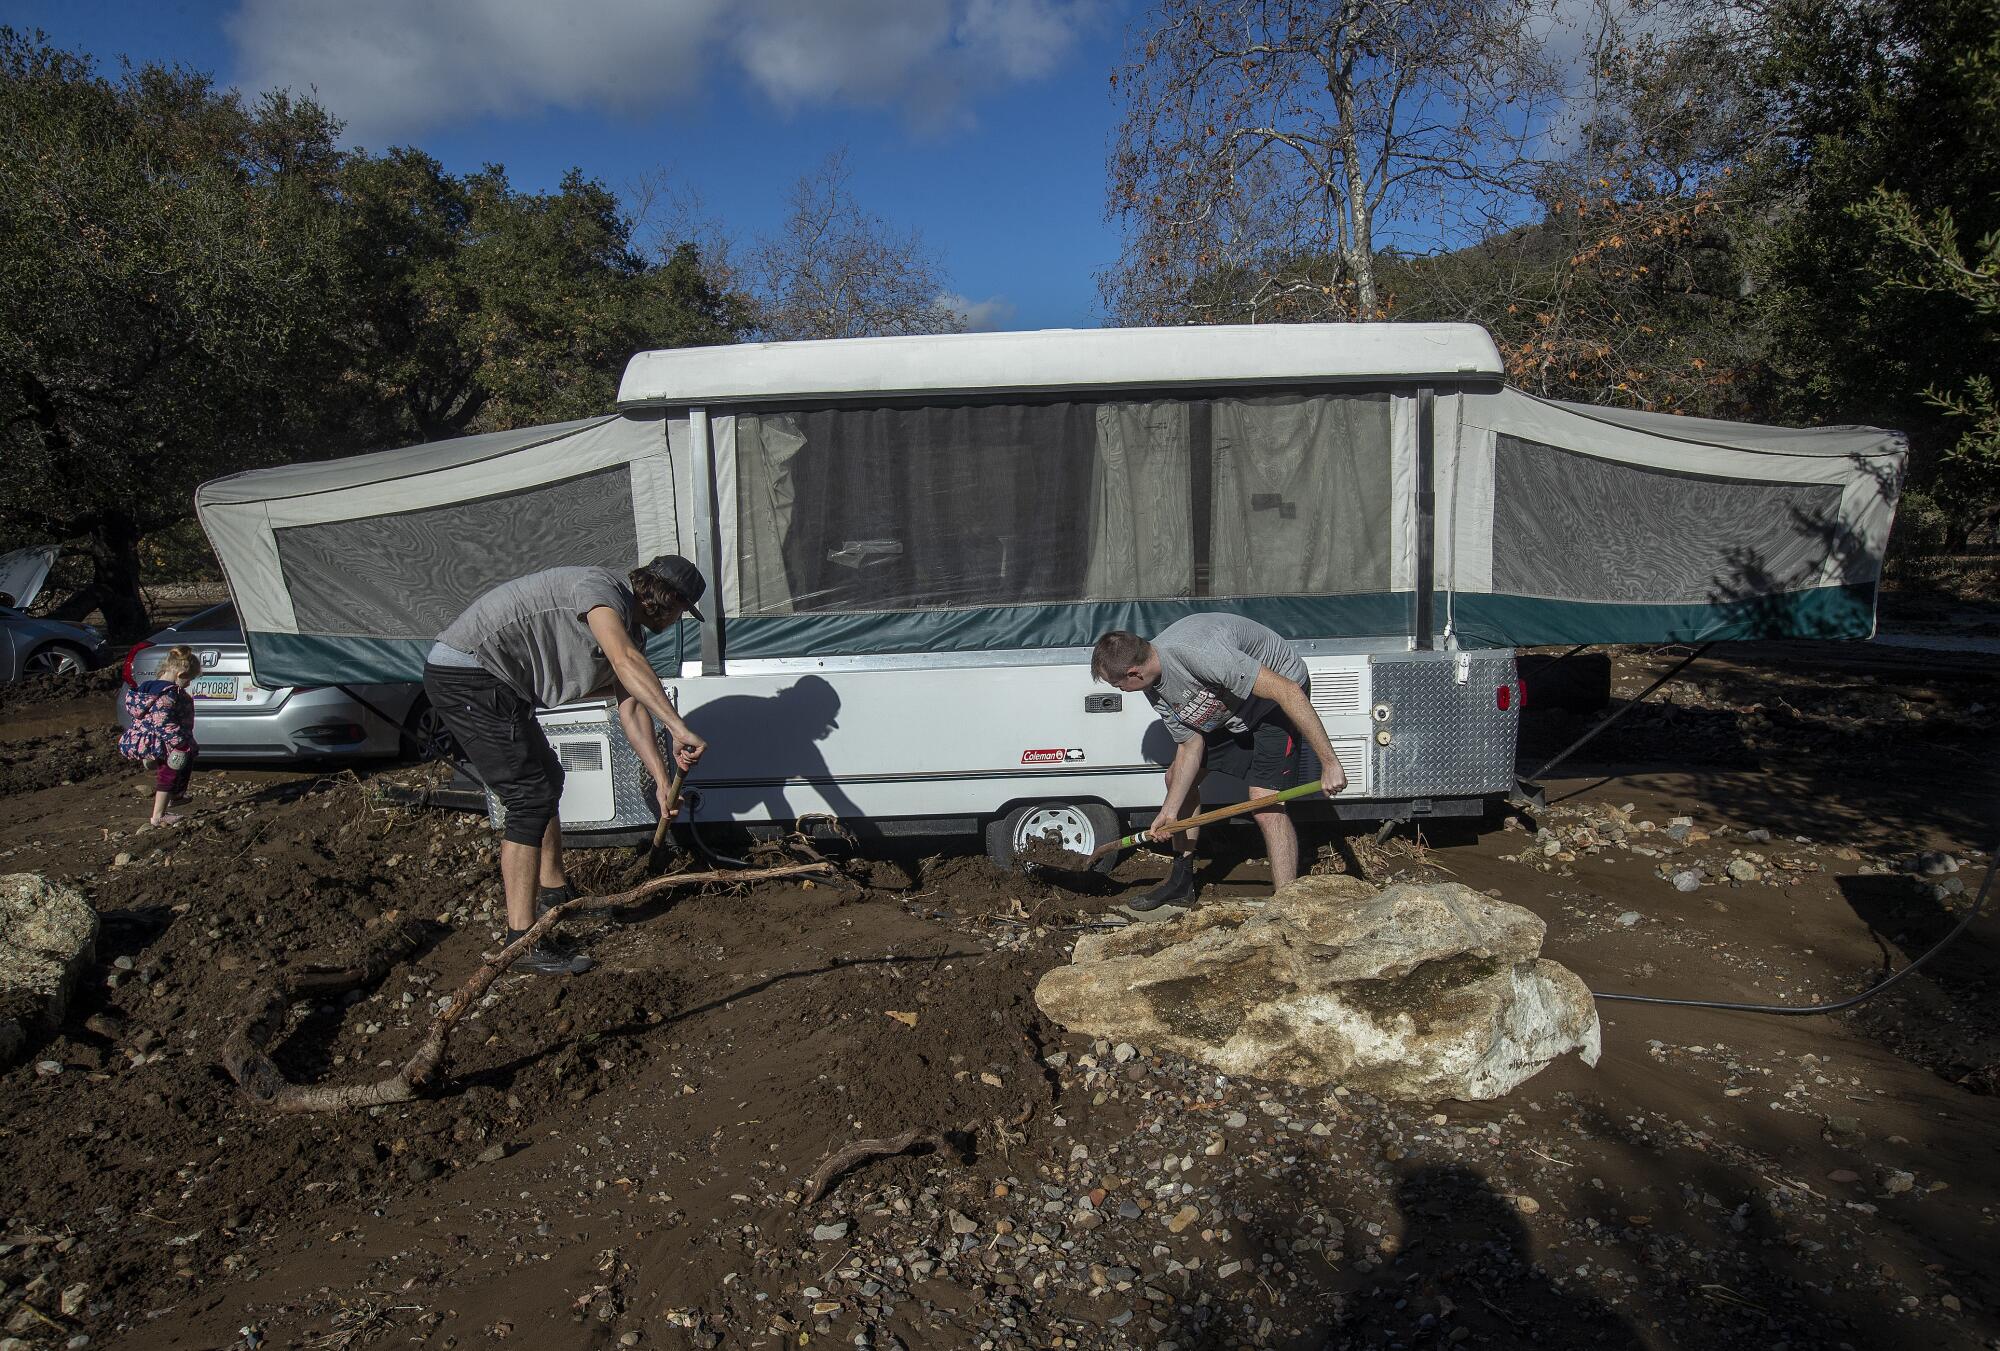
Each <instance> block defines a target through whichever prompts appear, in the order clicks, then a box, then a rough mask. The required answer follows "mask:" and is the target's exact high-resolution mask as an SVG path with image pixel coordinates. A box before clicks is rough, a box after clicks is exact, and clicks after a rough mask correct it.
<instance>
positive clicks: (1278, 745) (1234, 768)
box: [1202, 710, 1305, 790]
mask: <svg viewBox="0 0 2000 1351" xmlns="http://www.w3.org/2000/svg"><path fill="white" fill-rule="evenodd" d="M1205 740H1206V741H1207V743H1208V746H1207V753H1206V754H1205V755H1204V756H1203V758H1202V765H1203V766H1204V767H1205V768H1206V769H1207V770H1208V771H1209V772H1210V773H1213V774H1227V775H1228V776H1229V777H1231V778H1232V779H1241V780H1243V782H1245V783H1246V784H1248V785H1250V786H1251V787H1252V788H1274V789H1279V790H1282V789H1286V788H1293V787H1296V786H1297V785H1299V784H1301V783H1303V782H1305V779H1304V777H1303V773H1302V771H1303V769H1304V766H1303V765H1302V764H1301V763H1300V762H1301V761H1302V760H1303V759H1304V758H1305V757H1304V756H1302V755H1300V754H1299V750H1300V743H1299V735H1298V733H1297V732H1296V731H1294V730H1293V728H1292V723H1291V719H1289V718H1287V717H1286V716H1285V715H1284V714H1283V713H1279V712H1276V711H1275V710H1274V711H1273V712H1272V713H1271V715H1270V716H1269V717H1267V718H1265V719H1264V720H1263V721H1261V722H1259V723H1257V724H1256V725H1255V726H1253V727H1251V729H1250V730H1249V731H1247V732H1240V733H1231V732H1227V731H1219V732H1210V733H1208V734H1207V736H1206V737H1205Z"/></svg>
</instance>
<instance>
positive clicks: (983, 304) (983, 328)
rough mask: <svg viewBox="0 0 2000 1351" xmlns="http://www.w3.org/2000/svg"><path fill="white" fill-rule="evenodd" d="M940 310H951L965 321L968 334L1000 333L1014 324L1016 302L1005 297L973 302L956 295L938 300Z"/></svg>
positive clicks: (942, 296)
mask: <svg viewBox="0 0 2000 1351" xmlns="http://www.w3.org/2000/svg"><path fill="white" fill-rule="evenodd" d="M937 304H938V308H939V309H944V310H949V311H951V312H952V313H953V314H955V315H957V316H958V317H959V318H960V319H962V320H964V321H965V331H966V332H967V333H998V332H1001V331H1002V330H1004V329H1006V328H1008V327H1009V326H1010V325H1012V324H1013V322H1014V313H1015V305H1014V302H1013V301H1011V300H1009V299H1007V298H1006V297H1005V296H988V297H987V298H986V299H985V300H973V299H970V298H969V297H966V296H962V295H955V294H946V295H941V296H939V297H938V298H937Z"/></svg>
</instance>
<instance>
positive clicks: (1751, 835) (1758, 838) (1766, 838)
mask: <svg viewBox="0 0 2000 1351" xmlns="http://www.w3.org/2000/svg"><path fill="white" fill-rule="evenodd" d="M1743 838H1744V839H1746V840H1748V841H1750V843H1752V844H1769V843H1770V842H1771V832H1770V831H1768V830H1766V829H1764V828H1763V827H1762V826H1758V827H1757V828H1756V829H1755V830H1746V831H1744V832H1743Z"/></svg>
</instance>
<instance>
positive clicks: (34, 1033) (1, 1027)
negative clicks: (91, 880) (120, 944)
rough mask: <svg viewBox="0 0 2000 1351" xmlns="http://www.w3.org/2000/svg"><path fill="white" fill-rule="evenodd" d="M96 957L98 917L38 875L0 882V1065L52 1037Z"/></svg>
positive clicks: (73, 893) (69, 890)
mask: <svg viewBox="0 0 2000 1351" xmlns="http://www.w3.org/2000/svg"><path fill="white" fill-rule="evenodd" d="M96 955H97V912H96V911H95V910H93V909H91V908H90V906H89V904H88V903H87V902H86V901H85V900H84V899H83V895H82V893H81V892H79V891H78V890H77V889H76V888H75V887H71V886H66V885H64V884H62V883H60V882H51V881H49V880H48V879H46V878H44V877H42V876H41V875H40V874H39V873H9V874H7V875H5V876H4V877H0V1065H4V1064H7V1063H9V1062H11V1061H12V1060H13V1059H14V1058H15V1057H16V1056H18V1055H20V1053H21V1052H22V1051H23V1050H25V1049H26V1048H27V1046H28V1043H29V1041H30V1040H31V1039H33V1038H36V1037H40V1036H44V1035H46V1034H48V1033H51V1032H54V1031H55V1030H56V1028H58V1027H60V1026H61V1025H62V1020H63V1015H64V1014H66V1013H67V1012H68V1011H69V1001H70V996H71V995H72V994H73V993H75V991H76V982H77V979H78V977H79V976H80V975H81V974H82V973H83V972H84V971H85V970H86V969H88V968H89V967H90V965H91V963H92V962H93V961H94V960H95V959H96Z"/></svg>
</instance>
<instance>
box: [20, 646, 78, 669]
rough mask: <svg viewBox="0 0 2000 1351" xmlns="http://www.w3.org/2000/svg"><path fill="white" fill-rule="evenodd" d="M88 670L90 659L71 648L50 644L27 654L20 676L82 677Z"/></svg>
mask: <svg viewBox="0 0 2000 1351" xmlns="http://www.w3.org/2000/svg"><path fill="white" fill-rule="evenodd" d="M89 669H90V658H89V657H86V656H85V655H84V654H83V653H81V652H79V651H78V650H77V649H75V648H73V647H69V646H66V645H65V644H62V643H50V644H48V645H47V646H46V647H38V648H36V649H35V650H34V651H33V652H31V653H29V654H28V660H27V664H26V665H24V666H22V668H21V674H22V675H27V676H68V675H82V674H83V673H84V672H85V671H87V670H89Z"/></svg>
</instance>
